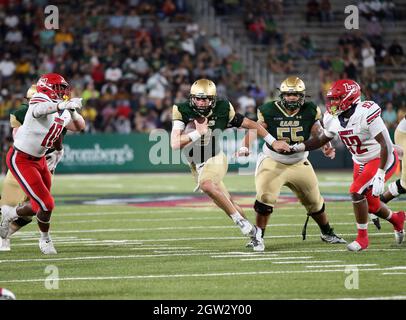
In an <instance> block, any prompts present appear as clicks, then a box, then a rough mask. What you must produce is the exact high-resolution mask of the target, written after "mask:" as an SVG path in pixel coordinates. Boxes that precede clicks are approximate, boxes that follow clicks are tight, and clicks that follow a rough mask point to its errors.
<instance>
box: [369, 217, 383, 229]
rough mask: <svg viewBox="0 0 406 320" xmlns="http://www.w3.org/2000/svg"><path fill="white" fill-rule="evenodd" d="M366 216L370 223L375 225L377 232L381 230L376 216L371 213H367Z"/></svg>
mask: <svg viewBox="0 0 406 320" xmlns="http://www.w3.org/2000/svg"><path fill="white" fill-rule="evenodd" d="M368 215H369V218H370V219H371V221H372V222H373V224H374V225H375V227H376V228H377V229H378V230H381V221H380V220H379V218H378V217H377V216H376V215H374V214H373V213H369V214H368Z"/></svg>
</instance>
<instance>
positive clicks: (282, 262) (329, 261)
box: [272, 260, 343, 264]
mask: <svg viewBox="0 0 406 320" xmlns="http://www.w3.org/2000/svg"><path fill="white" fill-rule="evenodd" d="M336 262H343V261H342V260H321V261H274V262H272V263H275V264H296V263H298V264H302V263H336Z"/></svg>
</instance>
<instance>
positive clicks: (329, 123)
mask: <svg viewBox="0 0 406 320" xmlns="http://www.w3.org/2000/svg"><path fill="white" fill-rule="evenodd" d="M323 125H324V135H325V136H326V137H328V138H330V139H333V138H334V137H335V136H336V135H337V133H336V132H335V131H334V129H333V126H334V118H333V116H332V115H330V114H329V113H328V112H325V113H324V117H323Z"/></svg>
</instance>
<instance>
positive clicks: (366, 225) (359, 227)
mask: <svg viewBox="0 0 406 320" xmlns="http://www.w3.org/2000/svg"><path fill="white" fill-rule="evenodd" d="M357 229H361V230H366V229H368V222H367V223H357Z"/></svg>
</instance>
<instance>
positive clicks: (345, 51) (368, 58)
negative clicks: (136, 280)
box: [213, 0, 406, 132]
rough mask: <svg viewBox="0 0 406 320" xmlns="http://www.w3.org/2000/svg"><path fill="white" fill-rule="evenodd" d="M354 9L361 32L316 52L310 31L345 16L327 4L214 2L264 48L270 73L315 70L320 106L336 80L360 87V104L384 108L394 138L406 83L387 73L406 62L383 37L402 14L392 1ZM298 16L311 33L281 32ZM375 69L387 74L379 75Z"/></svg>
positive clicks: (397, 46) (395, 43) (404, 109)
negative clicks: (309, 66)
mask: <svg viewBox="0 0 406 320" xmlns="http://www.w3.org/2000/svg"><path fill="white" fill-rule="evenodd" d="M354 4H355V5H357V7H358V9H359V13H360V16H361V24H362V28H360V29H358V30H346V32H344V33H343V34H341V35H340V36H339V38H338V41H337V43H333V44H332V47H330V46H329V45H328V44H326V45H325V46H323V48H318V47H317V45H316V44H315V41H314V39H313V38H312V36H314V35H312V34H311V30H312V28H314V27H316V28H317V29H318V30H320V29H321V28H324V29H326V30H329V29H330V28H331V27H330V26H335V25H336V24H337V22H338V23H340V24H341V23H342V22H341V21H338V20H337V15H340V16H339V17H340V19H342V14H343V13H342V12H336V11H334V10H333V9H334V8H333V6H332V4H331V1H330V0H308V1H306V2H305V1H297V0H247V1H238V0H215V1H213V5H214V7H215V9H216V12H217V14H219V15H221V16H224V15H234V16H236V17H239V18H240V19H241V20H242V23H243V24H244V26H245V30H246V32H247V35H248V38H249V39H250V41H251V42H252V43H254V44H258V45H262V46H263V47H261V48H263V49H258V50H266V51H267V52H268V55H267V67H268V70H269V72H270V73H273V74H280V75H289V74H299V75H300V71H298V67H299V66H303V65H306V64H311V63H314V64H316V65H317V64H318V66H319V82H320V92H319V95H318V97H315V100H316V101H321V102H322V101H324V96H325V94H326V92H327V90H328V88H329V87H330V86H331V84H332V83H333V82H334V81H335V80H337V79H339V78H350V79H353V80H355V81H358V82H359V83H360V84H361V86H362V89H363V93H364V99H371V100H374V101H376V102H377V103H378V104H379V105H380V106H381V107H382V109H383V117H384V120H385V122H386V124H387V126H388V128H389V130H390V132H393V130H394V128H395V127H396V124H397V123H398V121H399V120H400V119H401V118H402V117H403V116H404V115H405V113H406V81H405V80H401V81H399V80H396V81H395V79H394V76H393V72H391V71H396V70H395V69H396V68H399V67H405V66H406V57H405V52H404V48H403V46H402V44H401V43H400V41H399V40H398V39H396V38H393V39H392V40H390V41H388V40H387V39H386V38H385V37H384V24H385V25H388V26H392V27H394V26H396V25H397V22H400V21H402V18H403V16H404V13H403V12H402V10H400V9H399V8H398V7H397V6H396V4H395V3H394V2H393V1H385V0H370V1H358V2H354ZM287 9H289V10H290V12H292V10H293V12H295V16H292V17H290V16H289V14H288V13H287V12H288V11H289V10H287ZM297 16H300V17H302V19H303V21H304V22H305V25H306V26H307V27H309V30H307V31H306V30H304V31H302V32H297V30H295V34H294V35H292V34H289V32H288V29H287V28H284V27H283V26H285V25H286V23H288V24H289V22H294V21H293V20H289V19H292V18H293V17H297ZM282 20H283V21H284V23H283V24H282V23H281V22H280V21H282ZM281 25H282V26H281ZM333 28H334V27H333ZM330 30H331V29H330ZM344 30H345V29H344ZM377 68H378V70H385V71H384V72H377ZM403 78H404V77H403Z"/></svg>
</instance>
